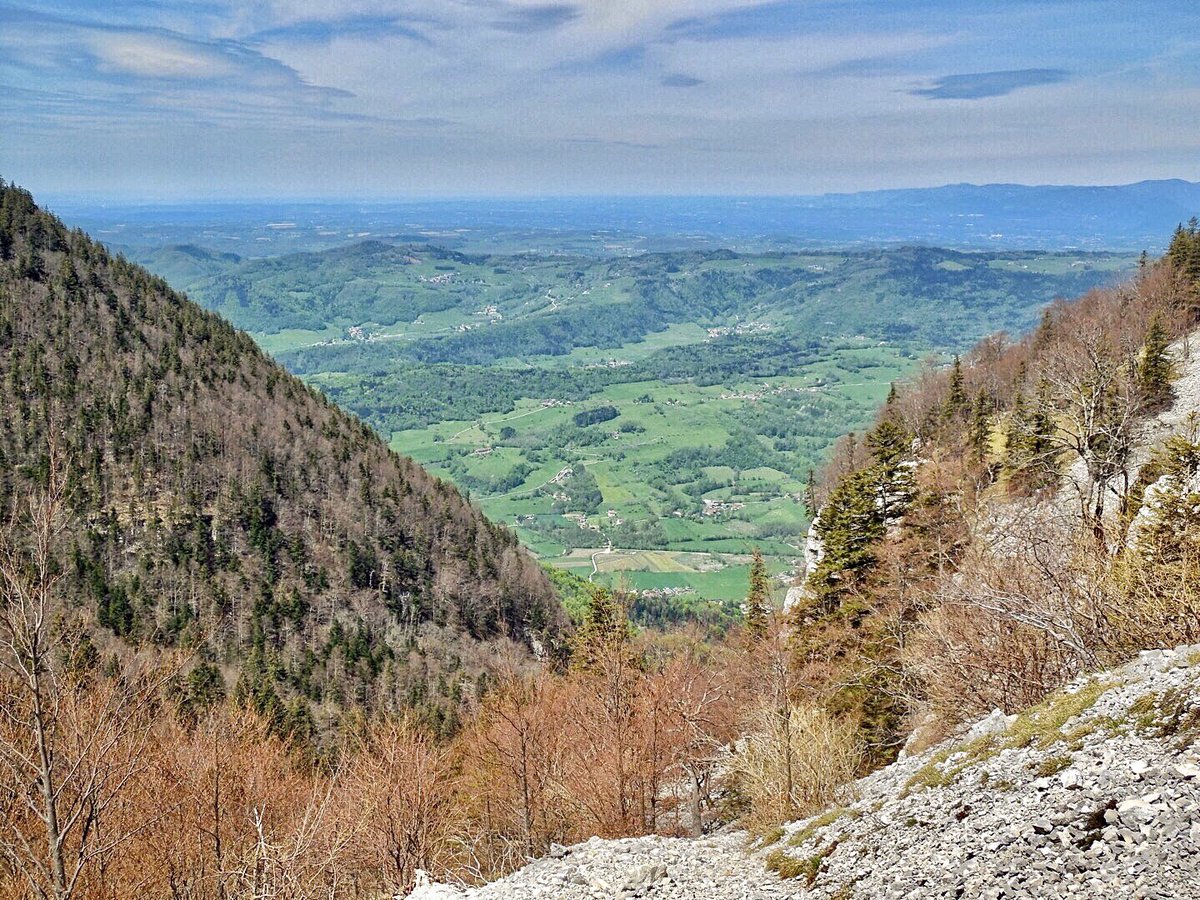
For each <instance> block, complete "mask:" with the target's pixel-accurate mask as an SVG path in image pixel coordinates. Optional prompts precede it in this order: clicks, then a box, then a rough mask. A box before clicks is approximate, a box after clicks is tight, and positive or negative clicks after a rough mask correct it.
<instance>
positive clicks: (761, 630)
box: [746, 547, 771, 640]
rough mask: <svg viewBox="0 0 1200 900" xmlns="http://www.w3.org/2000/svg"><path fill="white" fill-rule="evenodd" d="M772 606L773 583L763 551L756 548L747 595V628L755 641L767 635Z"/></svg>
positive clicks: (751, 564)
mask: <svg viewBox="0 0 1200 900" xmlns="http://www.w3.org/2000/svg"><path fill="white" fill-rule="evenodd" d="M770 604H771V582H770V578H769V577H768V575H767V564H766V563H765V562H763V558H762V551H760V550H759V549H758V548H757V547H755V548H754V557H753V559H752V560H751V561H750V592H749V593H748V594H747V595H746V628H747V629H748V630H749V631H750V636H751V637H753V638H754V639H756V640H757V639H759V638H762V637H765V636H766V634H767V615H768V611H769V609H770Z"/></svg>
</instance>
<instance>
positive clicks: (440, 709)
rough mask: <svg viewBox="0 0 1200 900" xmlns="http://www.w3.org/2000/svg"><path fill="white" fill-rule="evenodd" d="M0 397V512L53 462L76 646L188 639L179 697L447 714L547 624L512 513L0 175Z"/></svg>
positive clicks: (324, 711)
mask: <svg viewBox="0 0 1200 900" xmlns="http://www.w3.org/2000/svg"><path fill="white" fill-rule="evenodd" d="M0 409H2V410H3V412H2V421H3V425H2V427H0V459H2V460H3V466H2V467H0V505H2V506H3V510H4V515H5V517H6V518H7V517H9V516H10V515H14V514H16V513H18V512H19V511H20V510H21V509H22V508H23V504H24V503H25V499H24V498H25V497H26V496H27V495H28V494H29V492H30V491H33V490H42V491H44V490H46V489H47V488H51V487H54V486H55V485H59V484H61V485H62V489H63V496H64V501H65V516H66V518H65V523H64V531H63V533H62V535H61V538H60V540H61V542H62V545H63V554H64V556H65V559H66V560H67V562H66V564H65V569H64V570H63V572H62V573H61V576H62V579H63V583H62V594H63V596H64V597H66V598H68V599H69V603H68V607H69V609H70V610H71V611H72V612H71V615H72V618H73V620H77V621H76V622H75V626H76V627H78V628H79V629H81V630H82V631H83V632H84V633H85V634H86V635H87V637H86V638H85V640H86V641H87V644H86V653H87V654H89V655H91V654H94V655H96V657H97V658H104V657H108V656H110V655H113V654H115V655H117V656H122V655H126V654H129V653H130V652H132V651H135V650H137V649H140V648H159V649H176V648H177V649H180V650H183V651H186V652H187V653H189V654H194V658H195V665H194V666H190V667H189V668H188V672H187V674H186V675H185V676H184V680H185V683H184V686H183V687H182V690H184V691H185V692H187V693H188V695H189V700H190V702H193V703H195V704H197V705H201V706H202V705H204V704H207V703H211V702H213V701H214V700H216V699H219V698H220V697H221V696H222V695H223V693H224V692H225V691H226V690H228V691H231V692H235V693H236V694H237V695H238V696H239V697H242V698H250V699H251V700H252V703H253V705H254V706H255V707H256V708H257V709H258V710H259V711H260V712H263V713H266V714H268V715H269V716H270V717H271V718H272V720H273V721H274V722H275V723H276V725H277V726H278V727H279V728H280V729H282V730H288V731H301V732H311V731H312V730H313V728H314V716H315V717H316V719H317V723H316V724H317V725H320V720H322V719H323V718H328V717H330V716H333V715H335V714H336V713H338V712H339V711H343V710H346V709H349V708H355V707H359V708H363V709H367V710H372V709H400V708H407V707H413V708H417V709H420V710H423V712H424V714H425V715H427V716H428V717H430V719H431V721H433V722H434V723H435V724H437V726H438V727H441V728H452V727H453V723H454V719H455V716H456V715H457V710H458V706H459V703H460V701H461V699H462V697H463V692H464V691H467V692H469V691H471V690H472V689H473V685H474V683H475V680H476V679H477V678H482V677H484V675H483V673H484V672H485V671H486V670H487V668H488V666H489V663H488V660H489V657H490V656H491V655H493V654H494V653H495V652H496V649H495V648H496V647H498V646H499V643H497V642H503V641H505V640H511V641H516V642H518V643H522V644H526V645H529V644H532V643H535V642H537V643H539V646H541V647H543V648H546V649H549V650H552V649H553V647H554V646H555V645H556V643H557V639H558V635H559V633H560V631H561V629H562V627H563V623H564V618H563V614H562V612H561V610H560V607H559V605H558V602H557V600H556V599H555V595H554V592H553V590H552V588H551V587H550V585H549V583H548V582H547V581H546V579H545V577H544V576H543V574H542V573H541V571H540V569H539V568H538V566H537V565H536V564H535V563H534V562H533V561H532V560H531V559H530V558H529V557H528V555H527V554H526V553H525V552H524V551H523V550H522V549H521V548H520V547H519V546H518V544H517V541H516V538H515V537H514V535H513V534H512V533H510V532H509V531H507V530H505V529H504V528H502V527H498V526H496V525H493V524H491V523H489V522H488V521H487V520H486V519H485V518H484V516H483V515H482V514H481V513H480V512H479V511H478V510H477V509H476V508H474V507H472V506H471V505H470V504H469V503H467V502H466V501H465V500H464V499H463V497H462V496H461V495H460V494H459V492H458V491H457V490H456V489H455V488H454V487H453V486H451V485H449V484H448V483H446V482H443V481H441V480H438V479H436V478H433V477H431V476H430V475H429V474H427V473H426V472H425V471H423V470H422V469H421V468H420V467H419V466H417V465H416V464H414V463H413V462H412V461H411V460H410V459H407V458H405V457H401V456H398V455H396V454H395V453H393V452H391V451H390V450H388V448H387V447H386V446H385V445H384V443H383V442H382V441H380V440H379V438H378V437H377V436H376V435H375V434H374V433H373V432H372V431H371V430H370V429H369V428H368V427H367V426H366V425H364V424H363V423H362V422H360V421H358V420H356V419H354V418H353V417H352V416H350V415H348V414H346V413H344V412H342V411H341V410H339V409H338V408H337V407H335V406H333V405H332V404H331V403H329V402H328V401H327V400H325V399H324V398H323V397H322V396H321V395H319V394H317V393H316V392H314V391H312V390H311V389H309V388H307V387H305V386H304V385H303V384H302V383H301V382H300V381H299V380H297V379H296V378H294V377H292V376H291V375H289V374H287V373H286V372H285V371H284V370H282V369H281V368H280V367H279V366H277V365H276V364H275V363H274V362H272V361H271V360H270V359H269V358H268V357H266V356H265V355H264V354H263V352H262V351H261V350H260V349H259V348H258V347H257V346H256V345H255V343H254V342H253V341H252V340H251V339H250V338H249V337H248V336H247V335H245V334H244V333H241V332H238V331H236V330H234V329H233V328H232V327H231V326H229V325H228V324H226V323H225V322H224V321H222V320H221V319H220V318H219V317H217V316H216V315H215V314H213V313H210V312H206V311H204V310H202V309H201V308H200V307H198V306H196V305H194V304H192V303H190V302H188V301H187V300H185V299H184V298H183V297H181V296H180V295H178V294H176V293H174V292H173V291H171V290H170V289H169V288H168V287H167V285H166V284H165V283H164V282H163V281H162V280H160V279H158V278H155V277H153V276H151V275H150V274H149V273H147V272H146V271H145V270H143V269H141V268H139V267H136V266H133V265H131V264H129V263H128V262H126V261H125V260H124V259H122V258H119V257H117V258H114V257H113V256H111V255H110V254H109V253H108V252H106V251H105V249H104V248H103V247H101V246H100V245H99V244H97V243H94V242H93V241H91V240H90V239H89V238H88V237H87V236H86V235H84V234H83V233H82V232H79V231H69V230H68V229H66V228H65V227H64V226H63V225H62V223H61V222H59V221H58V220H57V219H56V218H54V217H53V216H51V215H49V214H47V213H45V212H43V211H41V210H39V209H38V208H37V206H36V205H35V204H34V202H33V200H32V198H31V197H30V195H29V194H28V193H26V192H24V191H22V190H20V189H18V188H16V187H13V186H4V185H2V184H0ZM480 642H486V643H480Z"/></svg>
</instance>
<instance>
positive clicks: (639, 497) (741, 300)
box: [145, 241, 1136, 602]
mask: <svg viewBox="0 0 1200 900" xmlns="http://www.w3.org/2000/svg"><path fill="white" fill-rule="evenodd" d="M145 261H147V262H149V263H150V264H151V265H152V266H153V265H154V264H155V263H154V260H153V259H149V260H145ZM158 261H159V268H160V269H162V270H164V271H169V272H170V273H171V275H172V278H173V280H174V281H175V283H176V285H177V286H179V287H183V288H185V289H187V290H188V292H189V294H190V295H191V296H192V297H193V298H194V299H197V300H198V301H200V302H201V303H203V304H204V305H206V306H209V307H210V308H213V309H217V310H219V311H220V312H221V313H223V314H224V315H226V316H227V317H228V318H230V319H231V320H232V321H233V322H234V323H235V324H238V325H239V326H241V327H243V328H246V329H247V330H249V331H250V332H251V333H252V334H253V335H254V336H255V338H256V339H257V340H258V341H259V343H260V344H261V345H262V346H263V347H264V348H265V349H266V350H267V351H268V352H270V353H272V354H274V355H275V356H276V357H277V358H278V359H279V360H280V361H281V362H283V363H284V364H285V365H286V366H288V368H289V369H291V370H292V371H293V372H296V373H297V374H299V375H300V376H301V377H303V378H305V379H306V380H307V381H309V382H310V383H311V384H313V385H315V386H317V387H319V388H320V389H321V390H323V391H324V392H325V393H326V394H328V395H329V396H330V398H331V399H333V400H334V401H335V402H337V403H338V404H340V405H342V406H344V407H346V408H348V409H350V410H352V411H354V412H356V413H358V414H359V415H361V416H362V417H363V418H364V419H366V420H367V421H368V422H370V423H371V424H372V425H373V426H374V427H375V428H376V429H377V430H379V431H380V432H382V433H383V434H385V435H387V436H389V437H390V441H391V445H392V447H393V448H395V449H396V450H397V451H399V452H402V453H406V454H409V455H411V456H413V457H414V458H415V459H417V460H418V461H419V462H421V463H422V464H424V465H425V466H427V467H428V468H429V469H431V470H432V471H433V472H435V473H436V474H438V475H441V476H443V477H446V478H448V479H451V480H453V481H454V482H455V483H456V484H458V485H459V486H460V487H461V488H463V489H464V490H465V491H467V492H469V493H470V496H471V497H472V499H473V500H475V501H476V502H477V503H479V504H480V506H482V508H483V509H484V510H485V511H486V512H487V513H488V514H489V515H490V516H492V517H493V518H495V519H496V520H498V521H501V522H504V523H506V524H507V525H509V526H510V527H512V528H514V529H516V532H517V533H518V534H519V535H520V537H521V540H522V541H523V542H524V543H525V544H526V545H527V546H528V547H530V548H531V549H532V550H533V551H534V552H536V553H537V554H539V555H540V556H541V557H542V558H543V559H545V560H546V561H547V562H549V563H551V564H553V565H555V566H559V567H561V568H563V569H565V570H567V571H570V572H573V573H576V574H580V575H582V576H583V577H585V578H590V579H592V580H594V581H603V582H608V583H612V582H614V581H616V580H617V579H623V580H624V581H625V582H626V583H627V584H629V585H630V586H632V587H635V588H638V589H639V590H660V591H661V590H667V591H674V592H680V591H683V592H694V594H692V595H693V596H696V597H700V598H709V599H711V600H713V601H718V602H719V601H729V600H734V599H737V598H738V597H741V596H742V595H743V594H744V592H745V589H746V573H747V564H746V554H747V553H749V552H750V551H751V550H752V549H753V548H755V547H758V548H760V549H761V550H762V552H763V553H764V555H765V556H766V557H767V560H768V563H769V565H770V567H771V568H772V570H774V571H775V572H777V573H782V572H786V571H787V570H788V569H789V568H790V567H791V565H792V564H793V562H794V561H795V559H796V558H797V557H798V556H799V546H800V542H801V540H802V535H803V533H804V531H805V529H806V528H807V524H808V510H807V509H806V508H805V504H804V499H803V498H804V494H805V489H806V486H807V482H808V479H809V473H810V470H813V469H818V468H819V467H820V466H821V464H822V463H823V461H824V460H825V458H826V455H827V453H828V451H829V448H830V446H831V444H832V442H833V441H834V440H835V439H836V438H837V437H838V436H839V435H841V434H843V433H845V432H846V431H849V430H855V429H861V428H863V427H866V426H867V425H868V424H869V422H870V420H871V418H872V417H873V414H874V410H875V409H876V408H877V406H878V405H879V403H880V402H881V401H882V400H883V398H884V397H885V396H886V393H887V391H888V386H889V384H890V383H891V382H893V381H895V380H896V379H898V378H903V377H904V376H905V375H906V374H908V373H910V372H912V371H913V370H914V368H915V367H917V366H918V365H919V364H920V361H921V360H922V359H923V358H926V357H928V356H929V355H930V354H931V353H932V354H933V355H934V359H935V360H941V361H945V360H946V359H947V358H948V357H947V354H949V353H952V352H956V351H960V350H963V349H965V348H966V347H968V346H969V345H970V344H971V343H972V342H973V341H974V340H975V339H977V338H979V337H981V336H983V335H984V334H986V333H989V332H991V331H994V330H998V329H1006V330H1009V331H1011V332H1019V331H1021V330H1024V329H1025V328H1027V327H1029V326H1030V325H1031V324H1032V323H1033V322H1034V321H1035V320H1036V317H1037V315H1038V314H1039V311H1040V309H1041V307H1042V306H1043V305H1045V304H1046V303H1047V302H1049V301H1050V300H1052V299H1053V298H1054V297H1056V296H1071V295H1074V294H1078V293H1081V292H1083V291H1085V290H1087V289H1088V288H1090V287H1093V286H1095V285H1098V284H1102V283H1105V282H1108V281H1111V280H1113V279H1114V278H1116V277H1118V275H1119V273H1120V272H1122V271H1124V270H1127V269H1129V268H1131V267H1132V266H1133V265H1134V264H1135V263H1136V258H1135V257H1133V256H1132V255H1129V254H1113V253H1106V254H1081V253H1037V252H1006V253H964V252H956V251H951V250H940V249H935V248H899V249H894V250H879V249H872V250H862V251H853V252H847V251H844V252H806V253H760V254H750V255H747V254H737V253H731V252H729V251H709V252H694V251H689V252H682V251H681V252H673V253H654V254H645V255H641V256H631V257H617V258H596V257H594V256H592V257H585V256H567V255H563V254H561V253H552V252H539V253H524V254H513V255H507V256H501V255H465V254H461V253H456V252H452V251H448V250H443V249H438V248H435V247H429V246H417V245H399V244H389V243H387V242H383V241H376V242H371V243H367V244H359V245H353V246H347V247H341V248H336V249H332V250H328V251H324V252H320V253H303V254H296V255H292V256H280V257H273V258H268V259H260V260H244V261H240V260H236V258H234V259H232V260H231V259H230V258H229V257H228V256H227V255H216V254H208V255H206V254H204V253H203V252H200V251H197V250H196V249H195V248H187V249H184V250H181V249H175V250H167V251H163V252H162V253H161V254H160V255H159V259H158ZM597 549H599V551H602V552H600V553H597V552H596V551H597ZM609 551H611V552H609Z"/></svg>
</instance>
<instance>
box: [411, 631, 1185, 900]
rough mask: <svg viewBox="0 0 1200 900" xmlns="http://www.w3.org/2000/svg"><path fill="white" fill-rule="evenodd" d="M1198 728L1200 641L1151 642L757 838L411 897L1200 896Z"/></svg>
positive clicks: (577, 858)
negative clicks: (1153, 645)
mask: <svg viewBox="0 0 1200 900" xmlns="http://www.w3.org/2000/svg"><path fill="white" fill-rule="evenodd" d="M1198 739H1200V645H1192V646H1185V647H1179V648H1177V649H1175V650H1154V651H1147V652H1145V653H1143V654H1141V655H1140V656H1139V658H1138V659H1136V660H1135V661H1133V662H1131V663H1129V664H1127V665H1125V666H1122V667H1120V668H1118V669H1115V670H1112V671H1110V672H1106V673H1103V674H1100V675H1096V676H1085V677H1082V678H1080V679H1078V680H1076V681H1075V682H1073V683H1072V684H1071V685H1068V687H1067V688H1066V689H1065V690H1064V691H1063V692H1062V693H1060V694H1057V695H1055V696H1054V697H1052V698H1050V699H1049V700H1047V701H1046V702H1044V703H1042V704H1040V705H1039V706H1037V707H1034V708H1032V709H1029V710H1026V711H1024V712H1022V713H1021V714H1020V715H1013V716H1008V717H1006V716H1004V715H1002V714H1000V713H994V714H993V715H991V716H989V717H987V718H985V719H983V720H981V721H979V722H977V723H975V725H974V726H973V727H971V728H970V729H964V731H963V733H962V734H961V735H960V736H958V737H956V738H954V739H952V740H948V741H946V742H944V743H942V744H940V745H938V746H936V747H934V748H931V749H930V750H928V751H926V752H924V753H921V754H918V755H914V756H909V757H907V758H905V759H903V760H901V761H900V762H897V763H894V764H892V765H890V766H887V767H885V768H883V769H881V770H880V771H878V772H876V773H874V774H873V775H870V776H868V777H866V778H864V779H862V780H860V781H858V782H857V783H855V784H853V785H849V786H848V787H847V789H846V795H845V803H844V805H842V806H838V807H834V808H831V809H829V810H826V811H824V812H822V813H820V814H819V815H816V816H813V817H811V818H809V819H805V820H802V821H798V822H793V823H790V824H788V825H787V826H786V827H784V828H781V829H779V830H778V831H777V832H775V833H774V834H772V835H769V836H768V838H767V839H766V840H765V841H763V842H759V843H758V844H756V845H754V849H750V848H751V843H750V837H749V835H746V834H744V833H739V832H729V833H724V834H718V835H713V836H709V837H705V838H700V839H695V840H689V839H669V838H660V837H648V838H635V839H629V840H622V841H600V840H595V839H593V840H591V841H588V842H586V843H583V844H579V845H576V846H574V847H570V848H560V849H559V850H558V851H557V853H556V854H555V855H554V856H553V857H551V858H547V859H544V860H540V861H538V862H536V863H533V864H531V865H530V866H528V867H526V868H525V869H522V870H521V871H519V872H516V873H514V874H513V875H510V876H509V877H507V878H505V879H502V880H500V881H497V882H494V883H493V884H490V885H486V886H484V887H482V888H477V889H473V890H468V891H465V892H458V891H455V890H453V889H451V888H448V887H445V886H441V885H432V886H426V887H424V888H418V890H417V892H416V893H415V894H414V895H413V897H414V900H453V898H472V900H503V898H514V900H515V898H522V900H539V898H562V900H574V898H579V900H584V898H591V897H597V896H614V895H615V896H624V897H636V896H640V897H658V898H663V900H668V898H678V900H685V898H694V897H701V896H702V897H705V898H709V900H747V898H754V900H760V898H762V900H765V898H778V897H797V898H800V897H813V898H817V897H821V898H837V900H852V898H896V900H900V898H907V900H933V898H954V897H1005V898H1011V900H1016V898H1030V900H1033V898H1037V900H1041V898H1051V897H1055V898H1057V897H1138V898H1150V897H1156V898H1157V897H1161V898H1180V900H1182V898H1192V897H1195V896H1196V885H1197V884H1198V883H1200V752H1198V748H1197V740H1198Z"/></svg>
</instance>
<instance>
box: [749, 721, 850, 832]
mask: <svg viewBox="0 0 1200 900" xmlns="http://www.w3.org/2000/svg"><path fill="white" fill-rule="evenodd" d="M747 732H748V735H747V737H746V739H745V744H744V747H743V749H742V751H741V752H740V753H738V754H737V755H736V756H735V757H734V759H733V765H732V774H733V777H734V779H735V782H736V785H737V790H738V792H739V793H740V795H741V796H743V797H744V798H746V800H747V801H748V803H749V813H748V814H747V822H746V824H747V826H748V827H750V828H752V829H755V830H760V831H766V830H768V829H769V828H770V827H771V826H773V825H777V824H778V823H780V822H786V821H789V820H792V819H796V818H799V817H800V816H803V815H805V814H807V813H812V812H816V811H817V810H820V809H822V808H824V807H826V806H828V805H829V804H830V803H832V802H833V801H835V800H836V799H837V798H838V794H839V792H840V789H841V788H842V787H843V786H844V785H845V784H846V783H847V782H849V781H850V780H851V779H852V778H853V777H854V776H855V773H856V772H857V770H858V766H859V763H860V761H861V759H862V747H861V745H860V744H859V742H858V739H857V737H856V735H855V726H854V723H852V722H848V721H839V720H837V719H834V718H833V717H832V716H830V715H829V714H828V713H827V712H825V711H824V710H823V709H820V708H819V707H815V706H788V707H785V708H782V709H781V708H779V707H773V706H761V707H759V708H758V709H756V710H755V711H754V712H753V713H752V714H751V715H750V717H749V720H748V722H747Z"/></svg>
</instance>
